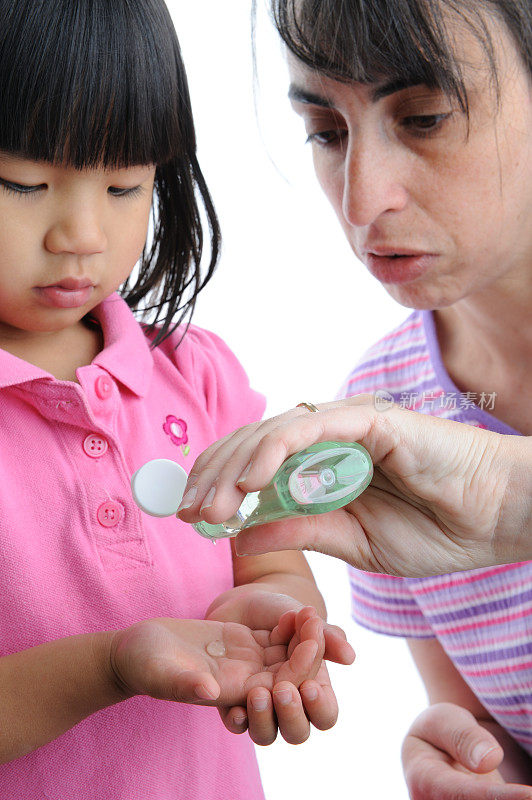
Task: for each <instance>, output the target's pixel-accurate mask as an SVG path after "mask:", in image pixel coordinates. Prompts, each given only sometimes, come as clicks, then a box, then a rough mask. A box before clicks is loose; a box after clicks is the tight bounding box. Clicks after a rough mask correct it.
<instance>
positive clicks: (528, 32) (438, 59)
mask: <svg viewBox="0 0 532 800" xmlns="http://www.w3.org/2000/svg"><path fill="white" fill-rule="evenodd" d="M255 4H256V0H254V5H255ZM270 7H271V13H272V17H273V20H274V24H275V26H276V28H277V30H278V32H279V34H280V36H281V38H282V39H283V41H284V42H285V44H286V45H287V47H288V49H289V50H290V51H291V52H292V53H293V54H294V55H295V56H296V57H297V58H299V59H300V60H301V61H302V62H303V63H304V64H306V65H307V66H309V67H311V68H313V69H316V70H317V71H318V72H320V73H322V74H324V75H326V76H327V77H330V78H333V79H335V80H340V81H346V82H348V81H357V82H360V83H376V82H379V81H381V80H382V79H383V78H390V79H392V80H393V79H397V80H399V81H406V82H407V83H408V84H410V83H420V84H421V83H423V84H426V85H427V86H431V87H434V88H436V87H438V88H440V89H442V90H443V91H444V92H446V93H447V94H448V95H449V96H453V97H454V98H455V99H456V100H457V101H458V102H459V104H460V106H461V108H462V109H463V110H464V111H465V112H466V113H467V112H468V103H467V92H466V89H465V85H464V81H463V77H462V65H461V64H460V63H459V62H458V59H457V58H456V55H455V53H454V45H453V41H452V36H451V29H450V26H449V20H452V19H453V15H454V18H455V19H458V20H460V21H461V22H463V23H464V25H465V26H466V27H467V29H469V30H470V31H472V32H473V34H474V35H475V36H476V37H477V39H478V41H479V42H480V44H481V45H482V47H483V49H484V51H485V53H486V55H487V58H488V63H489V66H490V68H491V74H492V77H493V79H494V83H495V86H496V88H497V91H498V82H497V67H496V63H495V58H494V47H493V40H492V36H491V33H490V30H489V26H488V25H487V18H486V13H488V14H489V13H490V12H491V13H492V14H494V15H495V16H496V17H497V18H498V19H499V20H502V21H503V22H504V23H506V25H507V27H508V29H509V31H510V33H511V34H512V35H513V37H514V40H515V42H516V45H517V48H518V50H519V52H520V53H521V56H522V59H523V61H524V64H525V66H526V68H527V69H528V71H529V74H530V75H532V0H270Z"/></svg>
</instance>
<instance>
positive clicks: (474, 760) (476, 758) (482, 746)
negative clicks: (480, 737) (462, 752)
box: [471, 742, 497, 767]
mask: <svg viewBox="0 0 532 800" xmlns="http://www.w3.org/2000/svg"><path fill="white" fill-rule="evenodd" d="M496 749H497V745H494V746H492V747H490V746H489V745H487V744H486V743H485V742H479V743H478V744H476V745H475V746H474V748H473V750H472V752H471V764H472V765H473V766H474V767H478V765H479V764H480V762H481V761H482V760H483V759H484V758H486V756H487V755H488V754H489V753H492V752H493V751H494V750H496Z"/></svg>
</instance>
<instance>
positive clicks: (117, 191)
mask: <svg viewBox="0 0 532 800" xmlns="http://www.w3.org/2000/svg"><path fill="white" fill-rule="evenodd" d="M107 191H108V192H109V194H111V195H112V196H113V197H136V196H137V195H139V194H142V192H143V191H144V189H143V188H142V186H133V187H131V188H130V189H121V188H120V187H119V186H109V188H108V190H107Z"/></svg>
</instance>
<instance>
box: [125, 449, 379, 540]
mask: <svg viewBox="0 0 532 800" xmlns="http://www.w3.org/2000/svg"><path fill="white" fill-rule="evenodd" d="M372 476H373V464H372V462H371V458H370V455H369V453H368V452H367V450H366V449H365V448H364V447H362V445H360V444H356V443H351V442H320V443H318V444H313V445H311V446H310V447H307V448H305V450H302V451H301V452H299V453H296V454H295V455H293V456H290V458H288V459H287V460H286V461H285V462H284V463H283V464H282V465H281V467H280V468H279V469H278V470H277V472H276V473H275V475H274V477H273V479H272V481H271V482H270V483H269V484H268V485H267V486H265V487H264V488H263V489H261V490H260V491H258V492H250V493H249V494H247V495H246V496H245V497H244V500H243V501H242V503H241V505H240V507H239V509H238V511H237V512H236V514H235V515H234V516H233V517H231V518H230V519H228V520H226V521H225V522H223V523H220V524H217V525H211V524H209V523H208V522H203V521H200V522H197V523H195V524H194V525H193V527H194V528H195V530H196V531H197V532H198V533H199V534H201V536H204V537H206V538H207V539H212V540H216V539H222V538H226V537H232V536H236V535H237V534H238V533H239V532H240V531H241V530H244V528H250V527H251V526H252V525H264V524H266V523H268V522H274V521H275V520H279V519H286V518H287V517H302V516H309V515H313V514H325V513H326V512H327V511H334V510H336V509H338V508H342V507H343V506H346V505H347V504H348V503H351V502H352V501H353V500H355V499H356V498H357V497H358V496H359V495H360V494H362V492H363V491H364V489H366V488H367V486H369V484H370V482H371V478H372ZM185 485H186V473H185V471H184V470H183V469H182V467H180V466H179V464H176V462H174V461H169V460H167V459H156V460H154V461H149V462H148V463H147V464H144V466H143V467H141V468H140V469H139V470H137V472H136V473H135V474H134V475H133V477H132V479H131V487H132V491H133V497H134V499H135V502H136V503H137V505H138V506H139V507H140V508H141V509H142V510H143V511H145V512H146V513H148V514H152V515H153V516H161V517H164V516H170V515H171V514H175V513H176V511H177V508H178V506H179V503H180V502H181V497H182V495H183V490H184V487H185Z"/></svg>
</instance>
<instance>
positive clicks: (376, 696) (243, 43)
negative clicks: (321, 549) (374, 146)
mask: <svg viewBox="0 0 532 800" xmlns="http://www.w3.org/2000/svg"><path fill="white" fill-rule="evenodd" d="M167 2H168V5H169V8H170V11H171V14H172V16H173V19H174V23H175V26H176V30H177V33H178V36H179V39H180V42H181V46H182V50H183V56H184V60H185V64H186V67H187V71H188V76H189V82H190V89H191V94H192V103H193V108H194V115H195V120H196V129H197V133H198V144H199V157H200V163H201V165H202V168H203V171H204V174H205V177H206V179H207V182H208V185H209V187H210V189H211V192H212V194H213V198H214V201H215V204H216V208H217V211H218V214H219V217H220V221H221V224H222V231H223V236H224V248H223V256H222V259H221V263H220V266H219V268H218V271H217V273H216V275H215V277H214V278H213V280H212V281H211V283H210V284H209V285H208V287H207V289H206V290H205V291H204V293H203V294H202V295H200V299H199V302H198V306H197V310H196V314H195V317H194V322H195V323H196V324H199V325H201V326H203V327H205V328H208V329H210V330H214V331H215V332H216V333H218V334H219V335H220V336H222V338H223V339H225V341H226V342H227V343H228V344H229V346H230V347H231V348H232V349H233V350H234V352H235V353H236V354H237V356H238V357H239V358H240V360H241V361H242V363H243V364H244V366H245V368H246V370H247V372H248V375H249V377H250V381H251V383H252V385H253V387H254V388H256V389H258V390H260V391H261V392H263V393H264V394H265V395H266V396H267V398H268V409H267V414H268V416H271V415H272V414H275V413H278V412H280V411H283V410H285V409H288V408H290V407H292V406H294V405H295V404H296V403H298V402H300V401H302V400H311V401H312V402H314V403H319V402H320V401H325V400H330V399H332V398H333V397H334V396H335V394H336V392H337V391H338V389H339V387H340V385H341V383H342V382H343V380H344V378H345V377H346V375H347V374H348V373H349V371H350V370H351V368H352V367H353V366H354V365H355V363H356V361H357V359H358V358H359V357H360V356H361V355H362V353H363V352H364V350H365V349H366V348H367V347H369V346H370V345H371V344H372V343H373V342H375V341H376V340H377V339H378V338H379V337H380V336H382V335H384V334H385V333H387V332H388V331H389V330H390V329H391V328H393V327H394V326H395V325H397V324H398V323H399V322H401V321H402V320H403V319H404V318H405V317H406V316H407V315H408V313H409V311H408V310H407V309H405V308H402V307H401V306H399V305H398V304H396V303H395V302H394V301H393V300H392V299H391V298H390V297H389V296H388V295H387V294H386V293H385V291H384V290H383V289H382V287H381V286H380V285H379V284H378V283H377V282H376V281H375V280H374V279H373V278H372V277H371V276H369V275H368V274H367V273H366V270H365V268H364V267H363V266H362V264H360V262H358V261H357V260H356V258H355V257H354V256H353V254H352V252H351V250H350V249H349V247H348V245H347V244H346V242H345V241H344V238H343V234H342V231H341V229H340V227H339V225H338V223H337V221H336V219H335V218H334V215H333V212H332V211H331V210H330V208H329V206H328V204H327V202H326V200H325V198H324V197H322V195H321V192H320V189H319V187H318V185H317V182H316V180H315V178H314V175H313V172H312V164H311V157H310V148H309V147H308V146H305V134H304V130H303V124H302V122H301V120H300V119H298V118H297V117H296V116H295V115H294V114H293V112H292V111H291V109H290V106H289V103H288V101H287V99H286V91H287V75H286V67H285V64H284V60H283V57H282V53H281V49H280V46H279V44H278V41H277V38H276V34H275V32H274V31H273V28H272V26H271V24H270V22H269V20H268V19H267V17H266V14H265V13H264V12H262V13H261V14H260V17H259V28H258V57H259V80H260V88H259V92H258V94H257V97H256V104H257V109H256V111H255V108H254V96H253V82H252V63H251V47H250V0H229V1H228V2H227V1H226V2H221V0H167ZM309 561H310V563H311V566H312V568H313V570H314V573H315V575H316V580H317V582H318V585H319V587H320V589H321V591H322V593H323V594H324V597H325V600H326V602H327V606H328V609H329V619H330V621H331V622H334V623H336V624H338V625H341V626H342V627H343V628H344V630H345V631H346V632H347V635H348V638H349V640H350V641H351V643H352V644H353V646H354V647H355V649H356V651H357V660H356V662H355V664H354V665H353V666H351V667H336V666H335V665H332V667H331V673H332V678H333V684H334V688H335V690H336V693H337V695H338V698H339V702H340V718H339V721H338V723H337V725H336V727H335V728H333V729H332V730H331V731H326V732H319V731H316V730H313V732H312V735H311V738H310V739H309V741H307V742H306V743H305V744H304V745H300V746H297V747H294V746H291V745H288V744H286V743H285V742H284V741H283V740H282V739H280V740H279V741H277V742H276V743H275V744H274V745H272V746H270V747H268V748H257V752H258V758H259V763H260V767H261V774H262V778H263V783H264V789H265V793H266V797H267V800H284V799H285V798H288V797H291V796H293V794H294V792H297V795H298V796H299V797H303V798H305V800H314V798H316V799H317V798H320V800H321V799H322V798H323V797H327V796H331V797H335V798H361V799H363V800H384V798H386V799H387V800H405V799H406V798H407V796H408V793H407V791H406V788H405V785H404V781H403V776H402V770H401V763H400V748H401V741H402V738H403V735H404V733H405V732H406V730H407V729H408V726H409V724H410V722H411V721H412V720H413V719H414V717H415V716H416V715H417V714H418V713H419V712H420V711H421V710H422V708H424V707H425V705H426V698H425V692H424V690H423V688H422V684H421V681H420V679H419V677H418V675H417V672H416V670H415V667H414V665H413V663H412V661H411V658H410V656H409V653H408V650H407V647H406V644H405V643H404V641H402V640H400V639H394V638H391V637H383V636H379V635H378V634H375V633H372V632H370V631H366V630H365V629H363V628H361V627H359V626H357V625H356V624H355V623H354V622H353V621H352V620H351V618H350V611H349V584H348V579H347V570H346V567H345V565H344V564H343V563H341V562H339V561H336V560H334V559H331V558H327V557H325V556H321V555H317V554H310V557H309ZM245 735H247V734H245ZM227 800H231V798H227Z"/></svg>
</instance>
